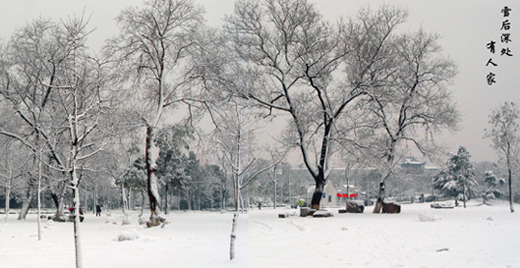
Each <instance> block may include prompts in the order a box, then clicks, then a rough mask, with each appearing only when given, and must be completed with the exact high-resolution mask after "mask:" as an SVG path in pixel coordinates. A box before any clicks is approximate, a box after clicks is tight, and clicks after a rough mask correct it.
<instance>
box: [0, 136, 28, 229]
mask: <svg viewBox="0 0 520 268" xmlns="http://www.w3.org/2000/svg"><path fill="white" fill-rule="evenodd" d="M0 140H1V145H0V146H1V147H0V148H1V153H0V182H1V184H2V186H3V187H4V189H5V206H4V214H5V222H6V223H7V219H8V216H9V202H10V200H11V193H12V192H13V189H16V188H18V187H20V186H19V185H21V183H20V182H21V180H22V178H23V177H25V176H24V175H26V169H27V165H26V161H27V158H29V156H30V154H29V153H27V152H24V150H23V149H24V148H20V147H21V146H20V144H19V143H17V142H13V140H11V139H5V138H3V139H0Z"/></svg>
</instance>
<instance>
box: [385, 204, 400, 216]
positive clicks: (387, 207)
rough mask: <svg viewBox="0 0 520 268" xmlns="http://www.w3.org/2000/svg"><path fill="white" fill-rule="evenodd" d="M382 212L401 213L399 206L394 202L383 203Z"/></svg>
mask: <svg viewBox="0 0 520 268" xmlns="http://www.w3.org/2000/svg"><path fill="white" fill-rule="evenodd" d="M383 213H388V214H397V213H401V206H400V205H398V204H395V203H383Z"/></svg>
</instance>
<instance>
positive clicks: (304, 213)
mask: <svg viewBox="0 0 520 268" xmlns="http://www.w3.org/2000/svg"><path fill="white" fill-rule="evenodd" d="M314 212H316V210H315V209H312V208H300V217H307V216H312V214H314Z"/></svg>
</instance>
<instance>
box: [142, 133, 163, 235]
mask: <svg viewBox="0 0 520 268" xmlns="http://www.w3.org/2000/svg"><path fill="white" fill-rule="evenodd" d="M153 139H154V128H153V127H152V126H148V127H147V128H146V152H145V158H146V159H145V160H146V174H147V190H148V199H149V201H150V226H158V225H159V224H160V220H159V218H158V216H159V215H158V211H157V208H159V206H160V204H159V203H160V197H159V191H158V186H157V163H156V160H157V158H158V157H159V148H157V147H156V146H155V144H154V141H153Z"/></svg>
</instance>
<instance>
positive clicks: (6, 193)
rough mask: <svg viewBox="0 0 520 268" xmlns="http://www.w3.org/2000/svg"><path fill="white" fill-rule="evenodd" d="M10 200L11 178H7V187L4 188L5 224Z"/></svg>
mask: <svg viewBox="0 0 520 268" xmlns="http://www.w3.org/2000/svg"><path fill="white" fill-rule="evenodd" d="M10 199H11V176H9V178H8V181H7V186H6V187H5V207H4V213H5V223H7V218H8V217H9V205H10V204H9V200H10Z"/></svg>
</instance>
